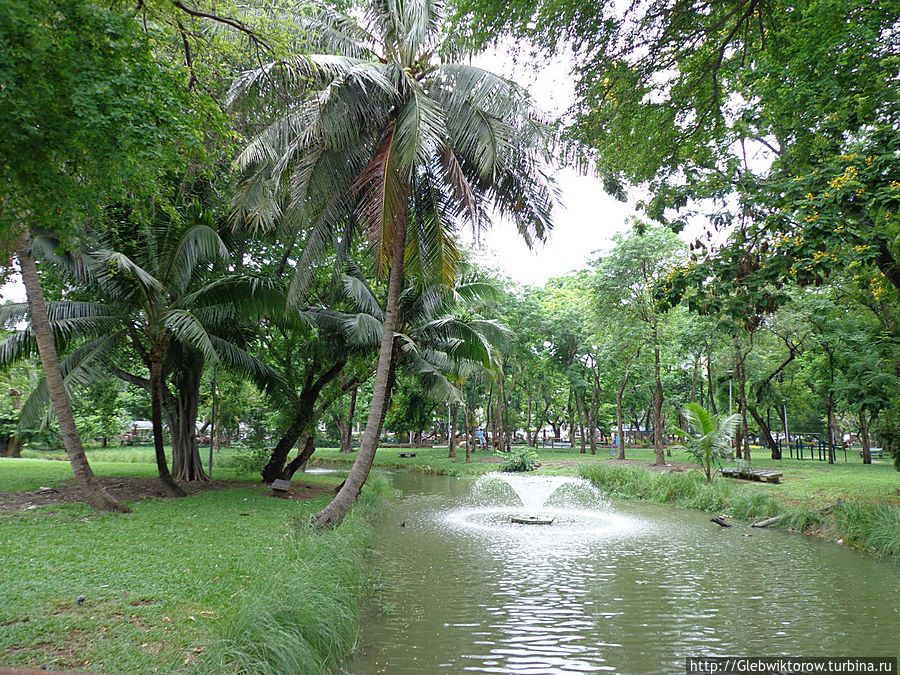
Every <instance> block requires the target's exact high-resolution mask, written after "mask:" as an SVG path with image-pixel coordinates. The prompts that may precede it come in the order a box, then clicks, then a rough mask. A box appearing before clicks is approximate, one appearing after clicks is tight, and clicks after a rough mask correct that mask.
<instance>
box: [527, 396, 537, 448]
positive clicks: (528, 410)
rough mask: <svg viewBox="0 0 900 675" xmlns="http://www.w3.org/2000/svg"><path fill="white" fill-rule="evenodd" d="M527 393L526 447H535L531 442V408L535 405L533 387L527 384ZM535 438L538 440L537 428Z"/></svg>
mask: <svg viewBox="0 0 900 675" xmlns="http://www.w3.org/2000/svg"><path fill="white" fill-rule="evenodd" d="M525 392H526V393H527V394H528V407H527V408H526V409H525V445H528V446H531V447H533V446H534V445H535V444H534V443H532V442H531V438H532V436H531V407H532V404H533V403H534V401H533V395H532V391H531V385H530V384H529V383H528V382H526V383H525ZM534 438H535V439H537V428H535V432H534Z"/></svg>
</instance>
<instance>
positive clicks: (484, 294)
mask: <svg viewBox="0 0 900 675" xmlns="http://www.w3.org/2000/svg"><path fill="white" fill-rule="evenodd" d="M339 281H340V286H341V288H340V289H335V294H334V296H336V295H337V294H338V293H337V290H340V294H341V295H343V296H344V303H345V304H346V302H347V301H349V302H350V304H351V305H352V306H353V307H354V308H355V310H356V311H340V310H339V309H336V307H338V306H339V305H340V304H341V303H340V302H339V300H338V299H337V298H336V297H334V296H332V297H331V300H332V302H331V303H329V304H330V305H332V307H334V308H332V307H324V308H323V307H307V308H305V309H302V310H300V311H299V312H289V313H288V316H287V317H286V318H287V320H288V322H290V320H291V318H292V317H294V316H297V315H299V316H301V317H302V326H303V327H304V328H306V329H310V327H314V330H315V335H314V337H313V339H310V340H308V341H307V343H306V344H303V345H299V349H298V345H297V344H296V342H295V343H294V344H293V345H292V347H291V350H290V351H292V352H294V353H295V354H296V353H302V354H303V356H304V358H303V362H304V365H303V367H302V368H298V369H296V370H297V371H299V372H296V377H295V373H290V372H284V373H282V375H283V379H284V380H285V381H286V382H289V381H292V380H294V379H299V380H300V382H299V385H300V388H301V389H302V391H300V392H299V394H295V393H294V392H287V396H281V397H279V398H280V399H282V400H284V399H285V398H287V400H288V401H289V402H290V403H291V404H292V406H293V413H294V414H293V417H292V419H291V422H290V424H289V425H288V426H287V428H286V431H285V433H284V435H283V436H282V438H281V439H280V440H279V442H278V444H277V445H276V446H275V448H274V450H273V451H272V455H271V457H270V459H269V462H268V463H267V465H266V467H265V468H264V469H263V480H266V481H271V480H274V479H275V478H290V476H291V475H292V474H293V473H294V471H296V467H297V466H299V465H301V464H303V463H304V462H305V461H306V460H308V459H309V457H310V456H312V453H313V452H314V451H315V446H314V444H313V443H312V439H311V435H312V434H311V430H312V429H313V428H314V426H315V423H316V421H317V420H318V419H319V418H320V417H321V415H322V414H324V413H325V412H326V411H327V409H328V407H329V406H330V405H331V404H333V403H334V402H335V401H336V400H337V398H338V397H339V396H340V395H342V394H343V393H344V392H345V391H346V390H347V389H348V388H351V387H352V386H354V385H355V384H357V383H358V380H357V378H350V381H349V382H346V383H344V384H342V385H340V386H338V385H337V383H334V384H333V385H332V389H335V390H336V391H333V392H331V393H330V394H329V395H325V392H324V388H325V387H326V386H328V385H329V383H330V382H332V381H333V380H335V379H336V378H337V377H338V375H340V374H341V372H342V370H343V369H344V367H345V366H346V365H347V364H348V362H349V361H350V360H351V357H352V356H353V355H359V356H363V355H365V354H366V353H368V354H372V352H374V351H375V350H377V349H378V347H379V345H380V342H381V337H382V332H383V329H384V310H383V308H382V307H381V306H380V304H379V300H378V298H377V296H376V294H375V292H374V291H373V290H372V288H371V287H370V286H369V284H368V283H367V281H366V279H365V278H364V276H363V274H362V272H361V270H360V269H359V268H358V267H356V266H355V265H352V264H351V265H349V267H348V273H347V274H345V275H342V276H341V277H340V278H339ZM499 295H500V293H499V291H498V290H497V289H496V288H495V287H493V286H491V285H490V284H486V283H480V282H479V283H476V282H469V283H461V284H457V285H456V286H454V287H452V288H446V287H443V286H430V287H427V288H426V289H418V288H417V287H415V286H412V287H409V286H408V287H407V288H406V289H404V292H403V294H402V296H401V300H400V304H401V312H400V315H401V317H403V319H402V321H401V323H400V324H399V325H398V333H397V336H396V338H397V339H396V340H395V354H394V360H393V363H392V370H391V378H393V377H394V374H395V373H396V372H397V371H398V370H399V371H402V372H405V373H407V374H408V375H410V376H411V377H414V378H416V379H417V380H419V381H421V383H422V385H423V387H424V389H425V391H426V392H427V393H428V395H429V396H430V397H431V398H433V399H435V400H437V401H441V402H453V403H456V404H458V403H459V402H460V401H461V400H462V398H461V394H460V393H459V390H458V388H457V387H456V386H455V385H454V382H455V381H456V380H458V379H460V378H461V377H462V378H464V377H465V376H466V375H468V374H469V373H471V372H473V371H475V370H478V369H483V368H492V367H494V366H495V364H496V359H495V354H496V352H497V349H499V348H500V346H502V345H503V344H504V343H505V342H507V341H508V340H509V331H508V330H507V329H506V328H505V327H504V326H502V325H501V324H499V323H498V322H496V321H493V320H485V319H477V318H474V317H471V316H466V315H465V313H464V312H463V311H462V310H463V309H464V308H465V307H466V306H467V305H470V304H471V303H474V302H479V301H484V300H485V299H488V298H490V299H496V298H497V297H498V296H499ZM295 320H296V319H295ZM297 328H298V326H294V329H293V330H294V332H293V333H292V335H297V334H298V333H297V332H296V330H297ZM281 329H282V327H281V326H277V327H276V330H281ZM276 360H279V361H281V360H282V359H281V358H278V359H276ZM285 365H286V366H287V367H289V368H291V369H294V367H293V366H292V365H291V363H286V364H285ZM322 399H324V400H322ZM303 437H306V438H307V442H305V443H304V444H303V446H302V448H301V450H300V453H299V454H298V455H297V457H296V458H295V459H294V460H292V461H291V462H290V463H286V462H287V456H288V453H289V452H290V449H291V448H292V447H293V446H294V444H296V442H297V441H298V440H299V439H301V438H303Z"/></svg>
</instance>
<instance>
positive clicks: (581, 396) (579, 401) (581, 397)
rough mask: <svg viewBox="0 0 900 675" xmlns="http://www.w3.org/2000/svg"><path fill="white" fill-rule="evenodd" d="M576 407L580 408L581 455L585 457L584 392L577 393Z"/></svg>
mask: <svg viewBox="0 0 900 675" xmlns="http://www.w3.org/2000/svg"><path fill="white" fill-rule="evenodd" d="M575 406H576V407H577V408H578V430H579V431H580V432H581V454H582V455H583V454H585V453H586V452H587V449H586V447H585V438H584V392H582V391H579V392H576V393H575Z"/></svg>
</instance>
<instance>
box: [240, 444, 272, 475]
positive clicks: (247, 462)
mask: <svg viewBox="0 0 900 675" xmlns="http://www.w3.org/2000/svg"><path fill="white" fill-rule="evenodd" d="M271 456H272V449H271V448H264V447H262V446H253V447H250V448H241V449H240V450H239V451H238V452H235V453H234V457H233V458H232V459H231V465H232V466H233V467H234V468H236V469H238V470H239V471H244V472H246V473H259V472H261V471H262V469H263V467H264V466H265V465H266V462H268V461H269V457H271Z"/></svg>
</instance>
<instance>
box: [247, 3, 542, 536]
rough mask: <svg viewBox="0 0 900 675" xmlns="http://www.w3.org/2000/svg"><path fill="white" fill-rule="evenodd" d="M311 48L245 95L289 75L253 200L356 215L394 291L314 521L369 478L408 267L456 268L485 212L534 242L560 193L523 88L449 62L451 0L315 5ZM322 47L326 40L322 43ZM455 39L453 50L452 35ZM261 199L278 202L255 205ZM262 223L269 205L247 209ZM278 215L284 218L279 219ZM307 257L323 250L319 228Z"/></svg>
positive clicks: (289, 214) (328, 521)
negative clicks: (332, 481) (357, 413)
mask: <svg viewBox="0 0 900 675" xmlns="http://www.w3.org/2000/svg"><path fill="white" fill-rule="evenodd" d="M303 9H304V10H305V11H306V12H307V13H306V14H302V15H301V17H305V18H306V19H310V23H309V24H308V25H309V28H310V30H311V31H312V32H311V35H312V41H313V46H317V47H324V48H325V51H329V52H332V53H331V54H321V55H309V56H303V57H297V58H295V59H293V60H291V61H290V62H288V63H284V64H268V65H266V66H264V67H263V68H260V69H257V70H255V71H251V72H248V73H245V74H244V75H243V76H242V77H241V78H240V79H239V81H238V83H237V85H236V93H241V92H243V91H246V90H247V89H249V88H253V87H256V86H259V87H261V88H263V89H267V88H268V87H269V85H270V84H271V83H272V82H273V78H272V77H271V76H270V73H272V72H273V70H274V71H278V72H280V73H284V74H285V75H286V77H287V81H288V82H289V83H291V84H293V88H292V89H290V90H289V91H287V92H280V93H281V94H282V96H286V97H287V100H289V101H290V105H289V108H288V114H286V115H281V116H279V117H278V118H277V119H276V120H275V121H274V122H273V123H272V124H271V125H270V126H269V127H267V128H266V129H265V130H264V131H263V132H262V133H261V134H260V135H259V136H257V137H256V138H255V139H254V140H253V141H252V142H251V143H250V144H249V145H248V147H247V149H246V150H245V152H244V154H243V155H242V158H241V162H242V165H243V166H244V167H246V168H248V169H249V168H250V167H253V169H254V173H253V174H252V175H251V177H250V181H249V182H248V183H247V187H246V189H245V192H244V194H245V195H247V196H248V197H249V196H253V195H256V196H257V197H258V196H259V195H261V194H264V195H268V194H271V193H272V188H273V187H274V188H275V189H276V191H277V190H281V191H284V190H286V191H287V192H288V193H289V196H288V200H287V204H288V210H287V211H286V212H285V214H286V218H285V220H286V221H289V222H290V223H292V224H294V225H295V226H301V227H302V226H305V225H306V224H307V223H311V224H312V227H313V232H319V231H322V233H323V234H322V235H320V236H319V241H325V240H326V239H327V240H331V236H330V235H327V236H326V232H330V231H331V230H332V229H333V228H335V227H337V226H338V225H339V224H340V223H346V222H352V221H353V220H354V219H358V220H359V222H360V223H361V225H362V227H363V228H364V229H365V231H366V233H367V236H368V237H369V238H370V240H371V241H372V244H373V246H374V248H375V250H376V258H377V260H378V265H379V269H380V271H381V273H382V274H384V275H386V276H387V279H388V282H387V299H386V302H385V320H384V325H383V332H382V339H381V346H380V351H379V358H378V366H377V370H376V375H375V381H374V391H373V396H372V401H371V405H370V409H369V417H368V420H367V423H366V429H365V431H364V433H363V437H362V439H361V442H360V450H359V453H358V455H357V458H356V461H355V462H354V465H353V467H352V469H351V471H350V473H349V475H348V477H347V481H346V482H345V484H344V486H343V487H342V489H341V490H340V492H339V493H338V494H337V496H336V497H335V499H334V500H333V501H332V503H331V504H329V506H327V507H326V508H325V509H323V510H322V511H321V512H320V513H319V514H317V515H316V517H315V519H314V520H315V522H316V523H317V524H318V526H320V527H332V526H334V525H336V524H337V523H339V522H340V521H341V520H342V519H343V517H344V516H345V515H346V513H347V511H348V510H349V508H350V506H351V505H352V504H353V503H354V502H355V501H356V497H357V495H358V493H359V491H360V489H361V488H362V486H363V484H364V483H365V480H366V478H367V476H368V474H369V470H370V468H371V465H372V461H373V459H374V456H375V450H376V448H377V446H378V437H379V434H380V431H381V426H382V424H383V419H384V415H385V412H386V410H387V404H388V401H389V399H390V391H391V386H392V383H393V377H392V372H393V364H394V361H395V353H396V352H395V339H394V337H395V332H396V329H397V325H398V321H399V320H400V296H401V291H402V289H403V286H404V282H403V280H404V268H405V265H406V263H407V262H409V264H410V265H411V266H412V267H413V268H420V269H421V270H422V271H423V272H424V274H422V275H421V278H423V279H431V280H439V279H440V278H441V277H443V278H448V277H451V276H452V274H453V270H454V267H455V266H456V262H457V261H458V259H459V256H458V253H457V252H456V250H455V246H454V245H453V241H452V232H453V229H454V228H455V226H456V224H457V223H458V222H459V221H460V219H461V218H465V219H468V220H469V221H470V222H472V224H473V226H475V227H481V226H483V225H484V224H485V223H486V222H487V206H488V205H492V206H493V207H494V208H495V209H496V210H497V212H499V213H501V214H504V215H508V216H510V217H512V218H513V220H514V222H515V223H516V224H517V226H518V228H519V231H520V232H521V233H522V235H523V236H525V238H526V240H528V241H531V240H532V239H533V238H535V237H543V236H544V234H545V232H546V231H547V229H548V228H549V227H550V220H549V209H550V201H551V195H550V191H549V188H548V185H547V180H546V178H545V174H544V172H543V169H542V162H543V160H544V143H545V142H546V140H547V128H546V127H545V126H544V125H543V124H542V123H541V122H540V121H539V119H538V118H537V116H536V115H535V113H534V110H533V108H532V106H531V104H530V101H529V99H528V96H527V94H526V93H525V92H524V91H523V90H522V89H520V88H519V87H517V86H516V85H514V84H513V83H511V82H509V81H507V80H505V79H503V78H500V77H497V76H495V75H492V74H490V73H488V72H485V71H483V70H481V69H478V68H474V67H472V66H468V65H462V64H454V63H450V62H443V61H442V60H441V59H440V58H439V55H440V54H442V53H448V54H450V55H451V56H452V50H450V49H448V48H447V47H442V46H441V45H442V44H444V43H445V41H448V40H449V38H450V36H449V35H448V34H446V33H445V32H443V31H442V27H443V23H442V19H443V3H442V2H440V1H436V2H428V3H418V2H401V1H398V0H375V1H374V2H372V3H371V4H370V5H369V6H368V7H367V12H366V14H365V17H364V21H363V22H362V23H360V22H358V21H357V20H356V19H355V18H354V17H351V16H348V15H346V14H343V13H341V12H340V11H339V10H338V9H337V8H335V7H332V6H328V5H319V4H315V5H310V6H305V7H303ZM316 41H318V42H317V43H316ZM447 44H452V40H450V41H449V42H448V43H447ZM253 201H254V202H255V203H256V204H257V205H259V204H264V203H265V204H271V203H272V202H271V201H269V200H261V199H255V200H253ZM246 212H248V213H249V214H250V215H254V214H256V215H258V216H259V217H260V218H264V217H265V215H266V212H265V206H264V207H263V208H262V210H261V209H260V208H255V209H253V208H251V209H247V210H246ZM275 215H278V214H275ZM310 239H311V241H310V240H308V241H307V246H306V248H305V251H304V254H305V255H304V256H302V257H301V260H300V262H301V264H300V265H298V276H297V277H295V284H294V286H293V287H292V293H291V294H290V295H289V301H290V300H291V299H292V298H293V297H296V295H297V294H298V293H299V292H300V291H301V289H302V284H303V275H304V274H305V271H304V265H305V264H306V263H307V262H308V258H309V257H314V256H315V255H316V254H317V252H318V251H317V247H316V245H315V242H316V239H315V238H314V237H313V236H312V235H310Z"/></svg>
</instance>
